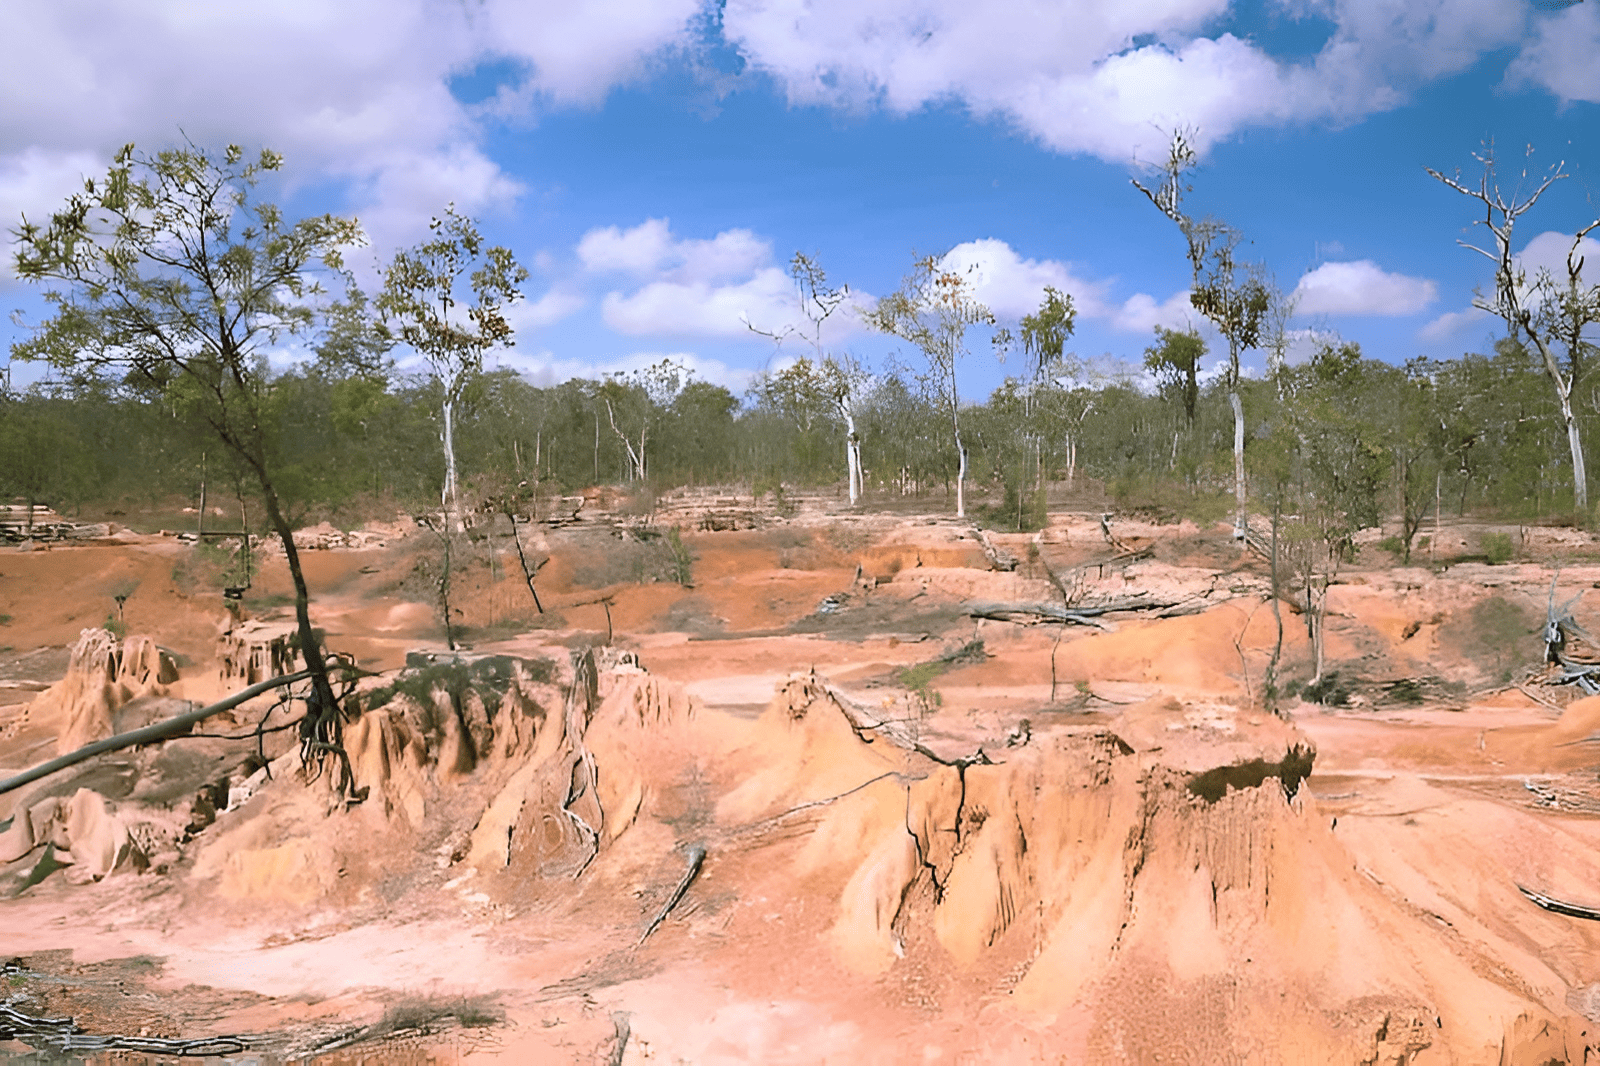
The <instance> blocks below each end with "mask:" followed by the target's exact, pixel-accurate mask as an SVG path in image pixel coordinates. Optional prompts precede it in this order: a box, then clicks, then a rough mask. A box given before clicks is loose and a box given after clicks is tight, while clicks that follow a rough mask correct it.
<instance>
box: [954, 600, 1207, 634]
mask: <svg viewBox="0 0 1600 1066" xmlns="http://www.w3.org/2000/svg"><path fill="white" fill-rule="evenodd" d="M1187 603H1188V601H1185V600H1155V599H1151V598H1150V597H1148V596H1134V597H1130V598H1128V599H1125V600H1112V601H1110V602H1108V603H1097V604H1094V605H1093V606H1082V607H1078V606H1074V607H1064V606H1062V605H1061V604H1057V603H992V602H985V601H976V600H975V601H973V602H972V603H969V604H967V614H968V615H969V616H971V617H973V618H987V619H990V620H992V621H996V622H1027V623H1034V622H1064V623H1067V624H1070V625H1080V626H1095V627H1096V628H1099V629H1105V628H1107V627H1106V625H1105V624H1104V623H1103V622H1100V621H1097V619H1098V617H1099V616H1100V615H1104V614H1112V613H1114V612H1116V611H1166V610H1171V609H1172V608H1176V607H1179V606H1180V605H1185V604H1187Z"/></svg>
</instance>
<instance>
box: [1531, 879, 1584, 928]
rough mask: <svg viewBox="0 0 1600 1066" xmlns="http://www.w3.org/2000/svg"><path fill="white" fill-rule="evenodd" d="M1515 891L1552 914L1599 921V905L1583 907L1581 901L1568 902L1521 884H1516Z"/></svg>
mask: <svg viewBox="0 0 1600 1066" xmlns="http://www.w3.org/2000/svg"><path fill="white" fill-rule="evenodd" d="M1517 891H1518V892H1521V893H1522V894H1523V895H1524V896H1527V897H1528V898H1529V899H1530V900H1532V901H1533V902H1534V903H1536V904H1538V905H1539V906H1541V907H1543V908H1544V909H1545V910H1547V911H1550V912H1551V913H1553V914H1565V915H1566V916H1567V917H1569V918H1587V919H1588V920H1589V921H1591V922H1600V907H1585V906H1584V905H1583V904H1581V903H1568V902H1566V901H1565V900H1559V899H1556V898H1555V897H1553V896H1547V895H1545V894H1544V893H1543V892H1535V891H1534V890H1533V889H1531V888H1524V887H1522V886H1521V885H1518V886H1517Z"/></svg>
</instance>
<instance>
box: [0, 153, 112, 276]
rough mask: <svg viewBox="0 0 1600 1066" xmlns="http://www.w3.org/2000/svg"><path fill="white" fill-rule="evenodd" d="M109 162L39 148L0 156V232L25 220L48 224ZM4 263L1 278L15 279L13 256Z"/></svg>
mask: <svg viewBox="0 0 1600 1066" xmlns="http://www.w3.org/2000/svg"><path fill="white" fill-rule="evenodd" d="M107 162H108V160H103V159H101V158H100V157H99V156H97V155H95V154H94V153H93V152H79V151H52V150H48V149H43V148H37V147H34V148H28V149H25V150H23V151H21V152H16V153H13V154H10V155H0V232H3V231H6V230H10V229H11V227H13V226H15V225H17V224H19V223H20V222H21V220H22V218H23V217H24V216H26V217H27V218H28V220H29V221H31V222H34V223H38V224H40V225H44V224H46V223H48V222H49V221H50V213H51V212H52V211H56V210H58V209H59V208H60V207H61V205H62V203H63V202H64V201H65V200H66V198H67V197H68V196H70V195H71V194H72V193H74V192H77V191H79V190H81V189H82V188H83V180H84V178H86V177H93V176H95V175H97V174H101V173H104V171H105V168H106V164H107ZM6 243H7V244H9V243H10V242H9V240H8V241H7V242H6ZM4 259H5V261H4V265H3V266H0V278H15V277H16V274H15V273H14V269H13V267H14V264H13V263H12V258H11V256H10V255H6V256H5V257H4Z"/></svg>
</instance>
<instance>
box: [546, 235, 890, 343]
mask: <svg viewBox="0 0 1600 1066" xmlns="http://www.w3.org/2000/svg"><path fill="white" fill-rule="evenodd" d="M577 253H578V259H579V260H580V261H581V262H582V263H583V265H584V267H585V268H586V269H587V270H588V271H589V272H591V273H596V274H608V273H610V274H615V273H622V274H628V275H631V276H632V277H633V279H634V280H635V281H637V282H639V283H640V284H639V287H638V288H636V289H634V290H633V291H631V292H626V291H622V290H620V289H614V290H612V291H611V292H608V293H607V294H606V295H605V297H604V299H603V300H602V301H601V315H602V317H603V318H604V319H605V323H606V325H608V326H610V327H611V328H612V329H614V330H616V331H618V332H619V333H626V334H628V335H630V336H696V337H753V336H754V334H752V333H751V331H750V326H752V325H753V326H755V327H756V328H757V329H760V330H762V331H764V332H767V333H771V334H777V335H785V334H791V333H799V334H802V335H806V336H809V335H810V334H811V333H812V331H813V326H812V325H811V323H810V322H809V321H808V320H807V319H806V317H805V315H804V314H803V313H802V310H801V308H800V304H799V297H798V293H797V291H796V289H795V284H794V281H793V279H792V278H790V276H789V274H788V272H787V271H786V270H784V269H783V268H782V267H780V266H777V265H776V264H775V263H774V262H773V254H772V242H771V241H768V240H766V239H764V238H761V237H758V236H757V235H756V234H754V233H752V232H751V231H750V230H747V229H730V230H724V231H722V232H721V233H718V234H717V235H716V236H714V237H711V238H709V239H702V238H682V239H680V238H678V237H676V236H674V235H673V233H672V228H671V226H670V224H669V223H668V221H667V220H666V219H664V218H652V219H648V220H646V221H644V222H641V223H639V224H638V225H637V226H633V227H631V228H629V229H622V228H621V227H618V226H605V227H600V228H596V229H592V230H590V231H589V232H587V233H585V234H584V235H583V237H582V238H580V239H579V241H578V247H577ZM870 303H871V299H870V297H868V296H867V295H866V294H865V293H857V292H852V293H851V294H850V297H849V299H848V300H847V301H846V303H845V304H844V305H843V306H841V307H839V308H838V309H837V310H836V311H835V312H834V313H833V314H832V315H831V316H829V318H828V319H827V320H826V322H825V323H824V327H823V332H822V342H823V343H824V344H825V345H831V344H835V343H838V342H839V341H841V340H843V339H844V338H846V337H849V336H851V335H853V334H856V333H859V332H861V330H862V324H861V322H860V317H859V315H858V314H856V313H855V312H856V311H857V310H858V309H860V308H862V307H865V306H868V305H870ZM746 323H749V325H746Z"/></svg>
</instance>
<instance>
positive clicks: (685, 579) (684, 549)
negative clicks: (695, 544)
mask: <svg viewBox="0 0 1600 1066" xmlns="http://www.w3.org/2000/svg"><path fill="white" fill-rule="evenodd" d="M666 540H667V550H668V551H670V552H671V553H672V562H671V568H670V571H669V572H670V573H671V574H672V580H673V581H675V582H677V583H678V584H680V585H682V586H683V587H684V588H686V589H687V588H693V587H694V554H693V553H692V552H691V551H690V550H689V547H688V545H686V544H684V542H683V535H682V534H681V533H679V532H678V527H677V526H673V527H672V528H671V529H669V530H667V537H666Z"/></svg>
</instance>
